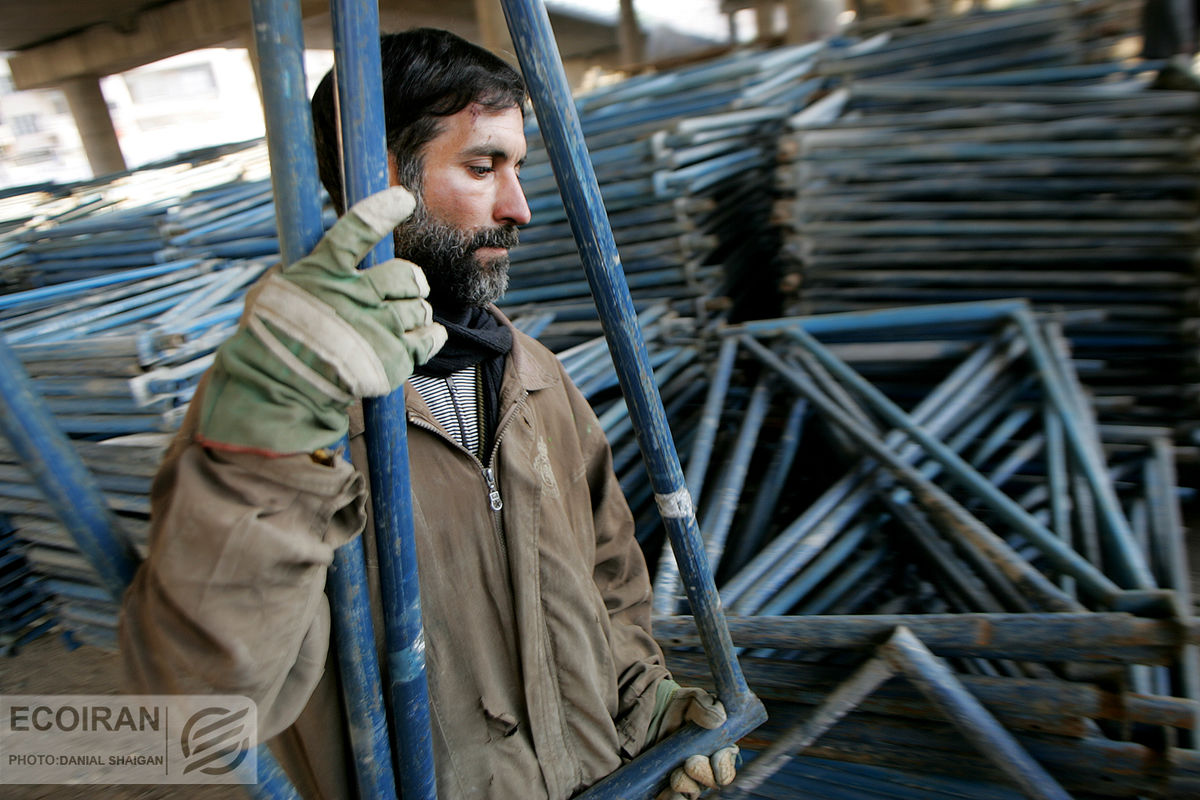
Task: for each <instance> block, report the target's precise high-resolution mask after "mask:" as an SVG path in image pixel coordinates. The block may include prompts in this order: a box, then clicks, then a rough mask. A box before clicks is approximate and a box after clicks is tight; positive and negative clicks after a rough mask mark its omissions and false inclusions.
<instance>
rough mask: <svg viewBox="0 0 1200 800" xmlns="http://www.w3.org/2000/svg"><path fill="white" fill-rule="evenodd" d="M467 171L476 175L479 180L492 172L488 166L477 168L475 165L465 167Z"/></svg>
mask: <svg viewBox="0 0 1200 800" xmlns="http://www.w3.org/2000/svg"><path fill="white" fill-rule="evenodd" d="M467 169H469V170H471V172H473V173H475V174H476V175H478V176H479V177H481V178H482V177H483V176H484V175H488V174H489V173H491V172H493V171H494V170H493V169H492V168H491V167H489V166H477V165H471V166H470V167H467Z"/></svg>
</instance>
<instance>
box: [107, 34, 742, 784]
mask: <svg viewBox="0 0 1200 800" xmlns="http://www.w3.org/2000/svg"><path fill="white" fill-rule="evenodd" d="M381 53H382V65H383V89H384V98H385V106H386V108H385V119H386V127H387V144H388V160H389V172H390V178H391V183H392V184H393V185H394V187H395V188H392V189H388V190H386V191H385V192H382V193H380V194H377V195H374V196H373V197H370V198H367V199H366V200H364V201H362V202H360V203H358V204H356V205H355V206H354V207H353V208H351V209H349V211H348V212H347V213H345V215H344V216H343V217H342V218H341V219H340V220H339V221H338V222H337V223H336V224H335V226H334V227H333V228H332V229H331V230H330V231H329V233H328V234H327V235H326V237H325V238H324V239H323V240H322V242H321V243H320V244H319V245H318V246H317V247H316V249H315V250H314V251H313V253H312V254H310V255H309V256H308V257H306V258H304V259H301V260H300V261H299V262H297V263H296V264H293V265H291V266H289V267H287V268H286V269H283V270H280V271H277V272H273V273H272V274H271V275H270V276H269V277H268V278H267V279H266V280H265V281H263V282H262V283H261V285H260V286H258V287H256V288H255V290H254V291H253V292H251V294H250V296H249V298H248V299H247V306H246V313H245V315H244V318H243V325H242V326H241V327H240V328H239V330H238V332H237V333H236V334H234V336H233V337H231V338H230V340H229V341H227V342H226V343H225V344H223V345H222V347H221V348H220V349H219V351H218V353H217V356H216V360H215V363H214V365H213V367H212V369H211V370H210V372H209V374H208V375H207V376H206V379H205V381H204V383H203V384H202V386H201V387H200V389H199V390H198V392H197V395H196V397H195V399H194V401H193V403H192V406H191V408H190V409H189V415H188V420H187V422H186V423H185V425H184V428H183V430H182V431H181V433H180V435H179V436H178V437H177V439H176V440H175V442H174V443H173V445H172V447H171V449H170V451H169V452H168V454H167V458H166V460H165V461H164V464H163V466H162V468H161V469H160V471H159V475H158V477H157V479H156V481H155V484H154V490H153V495H152V504H153V515H152V531H151V548H150V554H149V557H148V559H147V561H146V562H145V563H144V564H143V565H142V567H141V569H140V570H139V572H138V575H137V578H136V579H135V580H134V582H133V583H132V585H131V587H130V589H129V591H128V593H127V594H126V598H125V603H124V608H123V614H122V624H121V642H122V650H123V653H124V656H125V663H126V665H127V671H128V673H129V676H130V680H131V683H132V685H133V686H134V687H136V688H137V689H138V690H140V691H153V692H174V693H182V692H204V691H207V692H218V693H222V694H241V695H247V696H249V697H251V698H253V699H254V700H255V701H256V702H257V704H258V710H259V732H260V736H261V737H262V738H264V739H270V743H271V745H272V747H273V749H274V751H275V752H276V753H277V755H278V757H279V760H280V762H281V763H282V764H283V766H284V768H285V769H286V770H287V772H288V773H289V775H290V776H291V778H292V780H293V781H294V782H295V783H296V785H297V787H298V788H299V789H300V791H301V793H302V794H304V795H305V796H306V797H313V798H317V797H352V796H354V794H355V791H354V784H353V779H352V777H351V776H350V774H349V769H348V765H349V764H350V760H349V759H348V757H347V749H346V748H347V745H346V742H347V737H346V736H345V723H344V721H343V719H342V715H341V713H340V707H339V703H338V690H337V687H336V680H337V676H336V671H335V668H334V662H333V661H332V660H330V654H329V624H330V623H329V619H330V614H329V607H328V602H327V600H326V597H325V594H324V586H325V576H326V571H327V569H328V567H329V564H330V562H331V560H332V558H333V551H334V549H335V548H336V547H337V546H339V545H340V544H343V543H345V542H347V541H349V540H350V539H351V538H352V537H354V536H357V535H359V534H360V533H361V532H362V531H363V530H364V529H367V528H369V527H370V520H369V518H368V514H367V511H366V503H365V495H366V490H365V488H364V487H365V486H366V482H365V481H364V477H363V475H364V473H365V472H366V470H367V459H366V453H365V448H364V446H363V436H362V423H361V413H360V412H359V410H358V405H357V403H356V402H355V401H356V398H358V397H362V396H374V395H379V394H386V393H388V392H389V391H391V390H393V389H395V388H396V387H398V386H400V385H401V384H403V385H404V393H405V406H406V413H407V418H408V445H409V457H410V460H411V463H412V468H411V477H412V497H413V509H412V510H413V519H414V526H415V536H416V545H417V556H418V566H419V573H420V589H421V603H422V609H423V613H424V624H425V641H426V664H427V677H428V681H429V693H430V710H431V718H432V727H433V730H432V735H433V743H434V760H435V770H436V776H437V788H438V793H439V796H440V797H442V798H444V799H445V800H450V799H451V798H497V799H499V798H504V800H509V799H510V798H513V797H522V798H530V799H531V800H533V799H534V798H551V799H553V800H565V798H568V797H571V796H572V795H574V794H577V793H578V792H579V791H581V790H582V789H584V788H585V787H587V786H590V785H591V784H593V783H594V782H596V781H597V780H599V779H600V778H602V777H604V776H605V775H608V774H609V773H611V772H612V771H613V770H615V769H616V768H618V767H619V766H620V765H621V764H622V763H623V762H625V761H627V760H629V759H631V758H633V757H635V756H636V755H637V754H638V753H639V752H641V751H642V750H644V749H645V748H647V747H648V746H650V745H652V744H654V743H655V742H657V741H659V740H660V739H661V738H662V737H664V736H665V735H667V734H668V733H670V732H672V731H673V730H675V729H677V728H678V727H679V726H680V725H681V724H682V723H683V722H684V721H685V720H692V721H695V722H697V723H698V724H701V725H705V726H707V727H716V726H718V725H720V724H721V723H722V722H723V720H724V710H723V709H722V708H721V706H720V703H719V702H718V701H716V700H715V699H714V698H712V697H711V696H709V695H708V694H707V693H706V692H703V691H701V690H697V689H684V688H681V687H679V685H678V684H676V683H675V682H674V681H672V680H671V678H670V676H669V673H668V671H667V669H666V667H665V666H664V664H663V655H662V652H661V651H660V649H659V647H658V645H657V644H656V643H655V641H654V639H653V637H652V636H651V634H650V607H651V603H650V584H649V580H648V576H647V569H646V564H645V561H644V559H643V557H642V553H641V551H640V549H639V547H638V544H637V542H636V540H635V539H634V535H633V519H632V516H631V514H630V511H629V508H628V506H627V504H626V502H625V499H624V497H623V496H622V494H621V490H620V487H619V485H618V482H617V479H616V476H615V475H614V474H613V471H612V464H611V454H610V452H609V448H608V445H607V442H605V440H604V434H603V431H602V430H601V428H600V425H599V424H598V422H597V420H596V417H595V415H594V413H593V412H592V410H591V408H590V407H589V406H588V404H587V402H586V401H585V399H584V398H583V396H582V395H581V394H580V393H579V391H578V389H576V387H575V386H574V385H573V384H572V383H571V381H570V379H569V378H568V377H567V375H566V373H565V372H564V371H563V369H562V367H561V365H560V364H559V362H558V359H557V358H555V357H554V355H553V354H551V353H550V352H549V351H548V350H546V349H545V348H544V347H542V346H541V345H540V344H538V343H537V342H536V341H534V340H533V339H530V338H529V337H527V336H525V335H523V334H521V333H519V332H517V331H516V330H515V329H514V328H513V327H512V325H511V323H510V322H509V321H508V320H507V319H506V318H505V317H504V315H503V314H502V313H501V312H500V311H499V310H498V309H497V308H496V307H495V305H494V302H495V301H496V300H497V299H498V298H499V297H500V296H501V295H502V294H503V292H504V290H505V287H506V285H507V275H508V250H509V248H511V247H513V246H514V245H515V244H516V241H517V228H518V227H519V226H520V225H523V224H526V223H528V222H529V219H530V211H529V206H528V204H527V203H526V200H525V195H524V192H523V191H522V189H521V185H520V182H519V173H520V169H521V164H522V163H523V162H524V160H525V151H526V145H525V136H524V112H523V102H524V99H525V87H524V83H523V81H522V79H521V77H520V75H519V74H518V73H517V72H516V71H515V70H513V69H512V68H511V67H509V66H508V65H507V64H505V63H504V62H503V61H501V60H500V59H498V58H496V57H494V56H492V55H491V54H490V53H488V52H487V51H485V50H482V49H480V48H478V47H475V46H474V45H471V44H469V43H468V42H466V41H465V40H462V39H460V38H458V37H457V36H454V35H452V34H449V33H447V32H444V31H435V30H429V29H422V30H416V31H410V32H407V33H403V34H393V35H388V36H384V37H383V38H382V41H381ZM313 119H314V127H315V131H316V141H317V149H318V164H319V166H320V170H321V176H322V180H323V182H324V183H325V184H326V188H327V189H328V191H329V194H330V197H331V198H332V200H333V202H334V204H335V205H336V206H337V207H338V210H339V211H342V210H343V209H344V201H343V195H342V191H341V180H340V171H339V169H338V153H337V147H336V142H337V141H338V136H337V133H336V127H335V110H334V102H333V85H332V79H331V77H330V76H326V78H325V80H324V81H323V82H322V84H321V86H320V87H319V88H318V89H317V91H316V93H315V94H314V96H313ZM400 187H407V189H408V190H410V191H411V194H410V191H406V190H405V189H404V188H400ZM389 233H391V234H392V235H393V237H394V241H395V251H396V255H397V256H398V258H396V259H393V260H391V261H388V262H385V263H384V264H380V265H378V266H375V267H372V268H370V269H368V270H364V271H358V270H356V269H355V267H356V265H357V263H358V261H359V260H361V259H362V258H363V256H364V255H365V254H366V253H367V252H369V251H370V250H371V249H372V247H373V246H374V245H375V244H376V243H377V242H378V241H379V240H380V239H381V238H383V237H386V236H387V235H388V234H389ZM416 264H420V265H421V266H420V267H417V266H415V265H416ZM426 298H427V299H426ZM347 434H348V435H349V439H350V461H349V462H347V461H345V460H343V459H342V458H341V457H340V455H339V454H337V453H334V452H331V449H330V448H333V447H335V446H336V444H337V443H338V442H339V441H341V440H342V438H343V437H344V436H346V435H347ZM373 541H374V540H373V537H372V536H369V535H368V536H366V537H365V539H364V543H365V545H366V548H365V549H366V551H367V560H368V574H369V575H371V576H372V577H374V576H375V575H376V574H377V573H376V568H375V564H376V563H377V562H376V560H375V557H374V552H373ZM375 588H376V587H372V589H375ZM373 596H374V597H375V598H377V596H378V595H377V592H374V593H373ZM375 603H376V606H377V605H378V601H377V599H375ZM378 638H379V639H380V640H381V638H382V637H378ZM735 755H736V748H727V749H725V750H723V751H722V752H721V753H720V754H718V755H717V756H714V757H713V761H712V763H711V767H712V768H713V769H710V770H708V771H707V772H706V771H705V770H704V769H701V770H700V772H701V773H705V774H707V775H708V776H709V779H710V781H711V780H712V778H711V776H712V775H713V774H715V775H717V776H721V777H723V778H724V779H725V780H731V779H732V766H733V764H732V762H733V759H734V757H735ZM701 760H702V761H703V759H701ZM689 763H692V760H689ZM679 786H681V787H682V788H684V789H685V790H686V791H687V792H688V793H689V794H695V795H698V794H699V791H700V787H699V786H698V785H695V784H691V785H688V784H687V783H686V782H684V783H680V784H679Z"/></svg>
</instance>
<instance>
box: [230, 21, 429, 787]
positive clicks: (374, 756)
mask: <svg viewBox="0 0 1200 800" xmlns="http://www.w3.org/2000/svg"><path fill="white" fill-rule="evenodd" d="M252 10H253V17H254V31H255V37H256V43H257V45H258V57H259V64H260V69H259V74H260V76H261V80H262V97H263V106H264V113H265V118H266V126H267V140H268V144H269V154H270V160H271V181H272V186H273V188H274V196H275V219H276V222H277V224H278V227H279V239H280V244H281V248H280V251H281V253H282V255H283V260H284V263H288V264H290V263H294V262H295V261H297V260H299V259H300V258H303V257H304V256H305V255H307V254H308V253H309V252H311V251H312V248H313V247H314V246H315V245H316V243H317V242H318V241H319V240H320V238H321V236H322V234H323V228H322V220H321V206H320V200H319V198H320V197H321V186H320V181H319V180H318V178H317V164H316V147H315V145H314V142H313V131H312V118H311V114H310V111H309V106H308V102H307V95H308V92H307V84H306V80H305V72H304V32H303V28H302V25H301V13H300V5H299V2H298V0H253V6H252ZM372 36H373V38H372V39H371V40H370V42H369V44H368V46H367V47H366V48H365V49H366V50H369V51H372V52H374V53H375V57H376V58H378V57H379V45H378V38H377V37H378V26H376V29H375V32H374V34H373V35H372ZM373 97H374V98H375V99H376V100H377V99H378V97H379V92H378V91H376V93H375V95H373ZM401 433H403V431H401ZM405 455H406V456H407V453H406V454H405ZM406 463H407V459H406ZM376 524H377V525H378V524H380V523H379V521H378V517H377V523H376ZM384 524H386V522H385V523H384ZM350 558H351V556H350V555H349V554H348V555H347V557H346V558H344V559H343V560H342V565H345V564H346V563H347V562H348V561H349V560H350ZM352 572H353V570H350V569H344V570H339V569H335V570H332V571H331V573H330V579H331V580H332V581H333V583H334V586H333V592H334V594H335V595H342V596H351V597H358V595H357V594H355V592H356V588H355V587H353V586H346V585H339V584H341V583H342V582H343V581H345V580H349V579H351V578H352V577H353V576H352V574H351V573H352ZM349 613H352V614H353V619H354V620H355V622H353V623H352V624H351V625H350V626H349V627H348V628H343V629H342V630H341V631H339V632H338V633H337V642H338V647H339V651H344V652H339V658H343V659H350V660H352V661H357V660H362V661H363V662H365V663H364V665H363V667H362V669H363V670H365V671H366V672H367V673H369V672H371V670H374V671H375V672H378V663H377V662H375V640H374V635H373V629H372V628H371V622H370V619H371V617H370V610H369V609H367V608H363V607H362V606H361V604H359V603H356V604H355V606H354V608H353V610H352V611H351V610H349V609H343V610H339V616H342V615H345V614H349ZM364 620H365V622H364ZM342 621H343V622H347V621H348V620H346V619H345V618H344V617H343V618H342ZM368 633H370V634H371V635H370V636H368V635H367V634H368ZM373 662H374V663H373ZM342 690H343V693H344V695H345V702H346V705H347V707H348V708H350V709H352V712H351V717H352V718H354V717H355V716H356V715H357V714H358V713H359V712H361V711H365V710H366V709H369V708H371V707H372V706H373V704H374V703H376V702H377V700H378V699H377V698H376V697H371V696H368V695H366V691H368V687H366V686H364V685H362V684H356V683H354V682H353V681H343V682H342ZM381 730H383V731H386V725H380V724H377V722H376V721H375V720H372V724H371V725H369V726H366V727H358V726H352V728H351V745H352V747H353V749H354V752H355V762H356V764H359V763H369V764H371V769H370V770H368V771H366V772H365V773H364V772H360V773H359V774H358V776H357V777H358V779H359V782H360V786H369V787H370V790H369V791H366V792H365V796H370V797H374V796H378V797H387V796H388V792H389V791H390V792H392V793H393V794H394V792H395V785H396V784H395V779H394V777H393V775H392V765H391V753H390V751H389V744H388V740H387V736H386V733H385V734H384V735H382V736H381V735H380V731H381ZM262 749H263V748H260V750H262Z"/></svg>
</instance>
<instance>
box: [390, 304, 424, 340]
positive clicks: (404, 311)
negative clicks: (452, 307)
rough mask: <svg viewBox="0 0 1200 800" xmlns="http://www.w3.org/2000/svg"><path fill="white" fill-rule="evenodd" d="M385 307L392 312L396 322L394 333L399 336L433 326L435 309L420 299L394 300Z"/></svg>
mask: <svg viewBox="0 0 1200 800" xmlns="http://www.w3.org/2000/svg"><path fill="white" fill-rule="evenodd" d="M384 307H385V308H387V310H388V311H390V312H391V314H392V318H393V319H394V320H395V328H394V333H395V334H396V335H398V336H403V335H404V334H405V333H407V332H408V331H411V330H415V329H417V328H423V327H425V326H426V325H431V324H433V307H432V306H431V305H429V303H428V302H426V301H424V300H421V299H420V298H414V299H412V300H392V301H389V302H387V303H384Z"/></svg>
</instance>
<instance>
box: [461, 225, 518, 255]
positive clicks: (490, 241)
mask: <svg viewBox="0 0 1200 800" xmlns="http://www.w3.org/2000/svg"><path fill="white" fill-rule="evenodd" d="M519 240H520V232H519V230H518V229H517V226H516V225H497V226H496V227H494V228H484V229H483V230H479V231H476V232H475V233H474V234H472V236H471V243H470V249H471V250H472V251H475V250H478V249H479V248H481V247H502V248H504V249H505V250H511V249H512V248H514V247H516V246H517V243H518V241H519Z"/></svg>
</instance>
